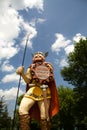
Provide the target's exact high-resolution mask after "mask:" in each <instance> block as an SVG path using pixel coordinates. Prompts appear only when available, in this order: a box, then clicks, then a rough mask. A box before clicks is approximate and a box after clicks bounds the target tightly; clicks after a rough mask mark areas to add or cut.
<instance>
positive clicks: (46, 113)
mask: <svg viewBox="0 0 87 130" xmlns="http://www.w3.org/2000/svg"><path fill="white" fill-rule="evenodd" d="M41 88H42V89H43V97H44V106H45V115H46V119H47V121H49V113H48V103H47V93H46V89H47V88H48V85H45V84H43V85H41Z"/></svg>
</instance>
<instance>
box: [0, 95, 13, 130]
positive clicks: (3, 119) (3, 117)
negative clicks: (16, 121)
mask: <svg viewBox="0 0 87 130" xmlns="http://www.w3.org/2000/svg"><path fill="white" fill-rule="evenodd" d="M10 127H11V118H10V117H9V115H8V109H7V105H6V104H5V102H4V100H3V97H2V98H1V99H0V130H9V129H10Z"/></svg>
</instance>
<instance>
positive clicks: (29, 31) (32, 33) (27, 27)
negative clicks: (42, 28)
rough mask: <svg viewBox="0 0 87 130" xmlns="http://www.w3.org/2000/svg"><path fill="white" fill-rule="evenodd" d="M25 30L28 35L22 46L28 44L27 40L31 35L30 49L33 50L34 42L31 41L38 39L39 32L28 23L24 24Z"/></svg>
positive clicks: (29, 40)
mask: <svg viewBox="0 0 87 130" xmlns="http://www.w3.org/2000/svg"><path fill="white" fill-rule="evenodd" d="M22 25H23V28H24V29H25V30H26V35H25V37H24V38H23V40H22V43H21V45H22V46H25V44H26V40H27V36H28V35H29V39H28V44H27V45H28V47H29V48H32V42H31V40H32V39H33V38H34V37H36V35H37V31H36V29H35V28H34V27H31V26H30V25H29V24H28V23H25V22H22Z"/></svg>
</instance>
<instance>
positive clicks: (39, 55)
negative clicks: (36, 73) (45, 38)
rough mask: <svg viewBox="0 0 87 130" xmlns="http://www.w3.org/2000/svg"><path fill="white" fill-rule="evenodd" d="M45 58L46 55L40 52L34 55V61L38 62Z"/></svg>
mask: <svg viewBox="0 0 87 130" xmlns="http://www.w3.org/2000/svg"><path fill="white" fill-rule="evenodd" d="M44 60H45V58H44V56H43V55H42V54H40V53H37V54H35V55H34V57H33V62H34V63H35V62H38V61H44Z"/></svg>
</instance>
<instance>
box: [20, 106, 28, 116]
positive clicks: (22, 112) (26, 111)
mask: <svg viewBox="0 0 87 130" xmlns="http://www.w3.org/2000/svg"><path fill="white" fill-rule="evenodd" d="M24 114H29V111H28V110H27V109H26V108H25V107H21V106H20V107H19V115H24Z"/></svg>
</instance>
